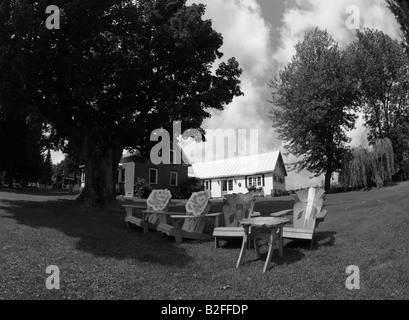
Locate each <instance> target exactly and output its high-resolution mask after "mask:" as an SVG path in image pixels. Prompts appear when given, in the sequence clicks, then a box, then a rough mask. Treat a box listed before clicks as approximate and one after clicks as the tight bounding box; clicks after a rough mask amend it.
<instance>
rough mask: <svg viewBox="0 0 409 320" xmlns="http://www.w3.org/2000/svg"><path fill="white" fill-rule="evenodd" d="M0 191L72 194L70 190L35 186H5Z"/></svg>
mask: <svg viewBox="0 0 409 320" xmlns="http://www.w3.org/2000/svg"><path fill="white" fill-rule="evenodd" d="M0 191H1V192H5V193H13V194H21V195H34V196H50V197H59V196H65V195H67V196H68V195H72V194H70V192H69V191H68V190H64V189H39V188H34V187H24V188H8V187H3V188H1V189H0ZM77 196H78V195H77Z"/></svg>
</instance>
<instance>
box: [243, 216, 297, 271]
mask: <svg viewBox="0 0 409 320" xmlns="http://www.w3.org/2000/svg"><path fill="white" fill-rule="evenodd" d="M289 221H290V220H288V219H286V218H276V217H257V218H249V219H243V220H241V221H240V224H241V225H242V226H243V228H244V236H243V244H242V246H241V251H240V256H239V260H238V261H237V265H236V268H238V267H239V266H240V265H241V263H242V262H243V258H244V253H245V251H246V248H247V246H248V243H249V241H251V240H254V247H255V249H256V252H257V255H258V256H259V255H260V251H259V247H258V242H257V240H258V239H268V247H269V248H268V254H267V260H266V263H265V265H264V269H263V272H266V270H267V267H268V264H269V263H270V260H271V256H272V254H273V250H274V249H275V248H278V251H279V255H280V258H282V257H283V238H282V236H283V226H284V225H285V224H286V223H287V222H289Z"/></svg>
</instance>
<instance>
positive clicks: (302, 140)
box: [270, 28, 356, 192]
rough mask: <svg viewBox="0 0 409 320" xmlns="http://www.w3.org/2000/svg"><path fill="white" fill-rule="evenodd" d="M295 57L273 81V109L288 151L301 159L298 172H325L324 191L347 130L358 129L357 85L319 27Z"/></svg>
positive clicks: (339, 160) (336, 166) (339, 161)
mask: <svg viewBox="0 0 409 320" xmlns="http://www.w3.org/2000/svg"><path fill="white" fill-rule="evenodd" d="M295 49H296V53H295V55H294V56H293V58H292V61H291V63H289V64H288V65H287V66H286V67H285V68H284V69H283V70H282V71H280V73H279V76H278V78H277V79H276V80H274V81H271V83H270V86H271V87H272V89H273V100H272V102H273V103H274V106H273V107H272V110H271V114H270V119H271V120H272V121H273V127H275V128H277V131H278V133H279V134H280V138H281V139H282V140H284V141H285V142H286V149H287V150H288V151H289V152H290V153H292V154H293V155H295V156H297V157H298V158H301V160H300V161H298V162H297V163H295V166H294V167H295V169H297V170H302V169H307V170H309V171H310V172H313V173H314V174H315V175H316V176H319V175H321V174H323V173H325V190H326V191H327V192H330V189H331V177H332V174H333V173H334V172H337V171H339V170H340V169H341V165H342V158H343V156H342V155H343V152H344V148H345V144H346V143H347V142H348V141H349V139H348V138H347V136H346V133H345V132H346V130H350V129H352V128H354V124H355V119H356V116H355V115H354V113H353V106H354V103H355V100H356V84H355V82H354V81H353V80H352V78H351V77H350V76H349V72H348V70H347V63H346V58H345V55H344V54H343V52H342V51H341V50H340V49H339V48H338V45H337V43H336V42H335V41H334V39H333V38H332V37H331V36H330V35H329V34H328V33H327V31H323V30H320V29H318V28H316V29H314V30H310V31H307V32H306V34H305V38H304V40H303V41H301V42H299V43H298V44H297V45H296V47H295Z"/></svg>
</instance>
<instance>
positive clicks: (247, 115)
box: [187, 0, 281, 160]
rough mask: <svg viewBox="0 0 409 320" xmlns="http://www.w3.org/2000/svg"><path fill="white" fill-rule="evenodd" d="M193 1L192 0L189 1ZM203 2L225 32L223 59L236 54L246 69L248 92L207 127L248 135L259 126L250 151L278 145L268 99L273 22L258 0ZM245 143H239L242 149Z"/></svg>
mask: <svg viewBox="0 0 409 320" xmlns="http://www.w3.org/2000/svg"><path fill="white" fill-rule="evenodd" d="M193 2H195V1H188V2H187V4H191V3H193ZM200 2H202V3H204V4H205V5H206V13H205V16H204V18H205V19H211V20H212V24H213V28H214V29H215V30H216V31H218V32H220V33H221V34H222V36H223V39H224V44H223V46H222V48H221V51H222V52H223V53H224V58H223V59H228V58H230V57H235V58H236V59H237V60H238V62H239V64H240V67H241V68H242V69H243V74H242V76H241V89H242V92H243V93H244V96H242V97H237V98H235V99H234V100H233V102H232V103H231V104H229V105H228V106H226V107H225V110H224V111H222V112H220V111H211V114H212V118H211V119H207V120H205V121H204V123H203V128H205V129H208V130H209V131H210V130H216V129H219V128H220V129H223V130H227V129H234V130H239V129H245V130H247V133H248V136H250V130H254V129H257V130H258V131H259V134H258V139H257V140H256V141H255V139H253V140H252V141H251V140H250V139H248V140H247V149H248V150H247V153H248V154H250V150H249V144H251V145H253V146H254V145H257V146H258V148H257V149H258V151H259V152H264V151H270V150H275V149H277V148H278V147H280V145H281V141H279V139H278V137H277V134H276V133H275V132H274V131H273V130H272V127H271V122H270V120H269V119H268V118H267V115H268V111H269V110H270V108H271V106H272V105H271V104H270V103H269V102H267V99H269V98H270V93H269V90H268V85H267V82H268V81H269V78H270V77H271V68H272V57H271V52H272V50H273V48H272V45H271V39H272V35H271V29H270V28H271V26H270V25H269V24H268V23H267V22H266V21H265V20H264V18H263V16H262V12H261V8H260V5H259V3H258V2H257V1H256V0H246V1H238V0H236V1H233V0H230V1H228V0H219V1H215V0H201V1H200ZM242 146H243V145H241V146H240V145H239V147H238V149H240V148H241V147H242ZM203 147H204V148H208V147H209V146H208V145H207V146H206V145H204V146H203ZM206 152H207V153H209V152H210V150H207V151H206ZM193 160H194V159H193Z"/></svg>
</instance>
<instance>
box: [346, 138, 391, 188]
mask: <svg viewBox="0 0 409 320" xmlns="http://www.w3.org/2000/svg"><path fill="white" fill-rule="evenodd" d="M394 173H395V165H394V152H393V147H392V143H391V141H390V140H389V139H387V138H386V139H381V140H377V141H376V143H375V146H374V147H373V149H371V150H368V149H366V148H364V147H362V146H361V147H358V148H354V149H352V150H350V151H349V152H347V153H346V154H345V155H344V162H343V167H342V170H341V172H340V176H339V182H340V184H341V185H343V186H344V187H345V188H354V189H355V188H369V187H372V186H376V187H377V188H381V187H384V186H388V185H390V184H391V182H392V176H393V175H394Z"/></svg>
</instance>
